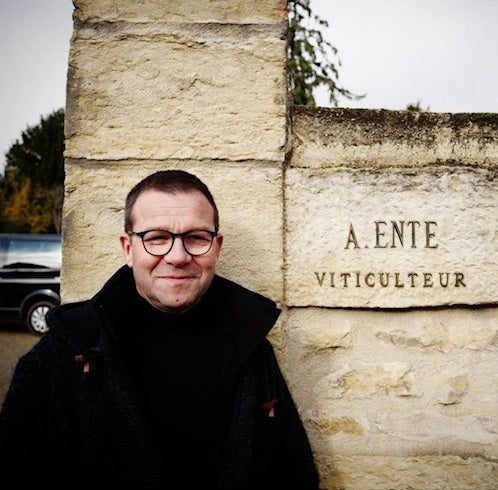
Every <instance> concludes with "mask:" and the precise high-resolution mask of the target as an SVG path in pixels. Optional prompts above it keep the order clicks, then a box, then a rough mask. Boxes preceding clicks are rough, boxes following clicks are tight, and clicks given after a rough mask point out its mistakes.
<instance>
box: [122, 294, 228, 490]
mask: <svg viewBox="0 0 498 490" xmlns="http://www.w3.org/2000/svg"><path fill="white" fill-rule="evenodd" d="M134 302H135V304H134V305H133V306H134V308H130V311H132V312H136V313H134V314H133V315H132V317H130V318H129V319H128V321H127V323H128V325H127V327H128V328H127V329H126V332H127V334H126V335H125V337H124V339H123V341H124V352H125V363H126V365H127V367H128V369H129V372H130V374H131V378H132V381H133V382H134V384H135V387H136V390H137V392H138V395H139V398H140V399H141V400H142V402H143V407H144V410H145V414H146V416H147V417H148V419H149V422H150V427H151V433H152V437H153V440H154V444H155V446H156V448H157V452H158V456H159V461H160V465H161V468H162V474H163V479H164V483H165V485H170V484H171V485H172V488H175V485H177V488H193V487H197V488H206V487H207V486H208V485H210V484H212V483H213V482H214V480H213V478H214V477H215V475H216V473H217V464H218V463H219V461H218V462H217V461H216V459H215V460H214V461H213V460H212V458H213V457H215V456H216V453H217V450H216V449H215V448H216V447H218V445H219V444H222V441H220V432H219V426H217V425H215V421H217V420H219V419H220V414H221V413H222V410H223V409H226V403H227V402H226V396H227V393H226V391H227V390H226V388H227V386H226V380H227V379H228V378H229V377H231V374H232V371H233V369H234V366H235V363H234V361H233V358H234V352H233V348H232V345H231V343H230V340H229V338H228V337H227V336H226V334H225V333H223V331H222V330H221V329H220V328H218V325H217V319H216V315H215V312H214V308H213V305H212V304H211V302H210V300H209V295H207V296H206V297H205V298H203V300H202V301H201V302H200V303H199V304H197V305H196V306H195V307H193V308H192V309H191V310H189V311H187V312H186V313H184V314H182V315H171V314H167V313H164V312H162V311H160V310H158V309H156V308H154V307H153V306H151V305H150V304H149V303H148V302H146V301H145V300H144V299H142V298H141V297H140V296H139V295H138V294H137V295H136V297H135V299H134ZM227 422H228V421H225V423H227ZM215 427H218V428H217V429H215ZM213 473H214V474H213Z"/></svg>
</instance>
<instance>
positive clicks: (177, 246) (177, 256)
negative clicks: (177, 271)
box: [163, 237, 192, 265]
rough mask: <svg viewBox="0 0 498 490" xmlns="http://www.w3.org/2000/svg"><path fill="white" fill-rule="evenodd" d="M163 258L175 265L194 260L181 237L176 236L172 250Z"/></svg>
mask: <svg viewBox="0 0 498 490" xmlns="http://www.w3.org/2000/svg"><path fill="white" fill-rule="evenodd" d="M163 258H164V260H165V261H166V262H168V263H169V264H173V265H183V264H186V263H187V262H190V261H191V260H192V256H191V255H190V254H189V253H188V252H187V251H186V250H185V247H184V246H183V243H182V239H181V237H175V239H174V242H173V246H172V247H171V250H170V251H169V252H168V253H167V254H166V255H165V256H164V257H163Z"/></svg>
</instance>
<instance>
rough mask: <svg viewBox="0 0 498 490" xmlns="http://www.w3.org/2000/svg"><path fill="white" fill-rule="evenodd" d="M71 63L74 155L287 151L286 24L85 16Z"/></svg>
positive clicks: (236, 155)
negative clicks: (118, 19) (101, 20)
mask: <svg viewBox="0 0 498 490" xmlns="http://www.w3.org/2000/svg"><path fill="white" fill-rule="evenodd" d="M69 63H70V66H69V72H68V95H67V107H66V125H65V131H66V153H65V155H66V157H68V158H85V159H92V160H95V159H98V160H121V159H140V160H147V159H165V158H174V159H186V160H189V159H197V160H202V159H223V160H247V159H252V160H255V161H256V160H263V161H267V160H270V161H271V160H278V161H282V160H283V158H284V150H285V148H284V147H285V138H286V84H285V80H286V78H285V40H284V39H283V31H282V26H281V25H277V26H273V25H269V26H232V25H224V26H212V25H197V24H196V25H187V26H178V25H176V24H144V25H142V24H138V25H137V24H124V25H123V24H120V23H117V24H116V23H99V24H90V25H87V24H83V25H79V26H78V27H77V29H76V31H75V34H74V36H73V39H72V42H71V50H70V61H69ZM207 164H208V162H206V165H207Z"/></svg>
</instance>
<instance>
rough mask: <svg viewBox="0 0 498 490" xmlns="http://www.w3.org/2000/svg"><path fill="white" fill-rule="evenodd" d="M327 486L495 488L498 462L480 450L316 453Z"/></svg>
mask: <svg viewBox="0 0 498 490" xmlns="http://www.w3.org/2000/svg"><path fill="white" fill-rule="evenodd" d="M318 458H319V463H320V468H321V472H320V488H324V489H327V490H339V489H340V490H363V489H369V490H386V489H391V490H406V489H414V490H449V489H451V490H469V489H479V490H494V489H496V488H497V487H498V463H497V462H496V460H490V459H488V458H486V457H481V456H480V455H479V454H451V453H450V454H442V453H438V451H437V448H434V450H433V452H432V453H420V454H418V455H416V456H414V455H407V454H400V455H397V456H389V457H384V456H368V455H364V454H356V455H348V456H346V457H344V456H340V455H339V456H338V455H336V454H333V455H319V456H318Z"/></svg>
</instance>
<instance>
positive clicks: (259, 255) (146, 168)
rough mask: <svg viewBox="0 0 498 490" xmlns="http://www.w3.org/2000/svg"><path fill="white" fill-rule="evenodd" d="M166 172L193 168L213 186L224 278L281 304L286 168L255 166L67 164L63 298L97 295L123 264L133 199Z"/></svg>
mask: <svg viewBox="0 0 498 490" xmlns="http://www.w3.org/2000/svg"><path fill="white" fill-rule="evenodd" d="M165 168H182V169H184V170H187V171H191V172H193V173H195V174H196V175H198V176H199V177H200V178H201V179H202V180H203V181H204V182H206V184H207V185H208V186H209V188H210V189H211V191H212V193H213V195H214V197H215V200H216V203H217V206H218V209H219V212H220V227H221V229H220V231H221V233H224V246H223V251H222V254H221V259H220V264H219V268H218V272H219V274H220V275H223V276H225V277H228V278H229V279H233V280H236V281H237V282H239V283H241V284H243V285H245V286H246V287H249V288H252V289H254V290H257V291H259V292H261V293H262V294H265V295H267V296H270V297H272V298H273V299H274V300H276V301H279V302H280V301H281V300H282V256H281V249H282V227H281V220H278V219H275V217H276V216H278V215H279V214H280V215H281V213H282V196H281V193H282V188H281V183H280V176H281V172H280V170H278V169H274V168H271V167H261V168H259V167H254V166H253V165H250V164H248V165H247V166H242V167H233V168H227V167H224V168H223V171H221V170H220V169H219V168H218V167H217V166H216V165H215V164H213V165H211V166H206V165H205V164H199V163H195V162H190V164H185V163H184V162H170V163H169V164H168V165H166V164H165V163H164V162H147V163H144V162H142V163H140V164H139V163H138V162H133V161H131V162H128V163H126V164H125V163H121V164H113V163H111V162H103V163H102V164H99V165H97V164H89V165H85V164H81V163H80V162H67V165H66V196H65V201H64V229H63V243H64V253H63V270H62V279H61V283H62V284H61V289H62V298H63V301H64V302H69V301H76V300H80V299H85V298H88V297H90V296H91V295H93V294H94V293H95V292H96V291H98V289H100V287H101V286H102V285H103V284H104V282H105V281H106V280H107V279H108V278H109V277H110V275H111V274H112V273H113V272H114V271H115V270H116V269H117V268H118V267H120V266H121V265H123V264H124V259H123V256H122V253H121V248H120V245H119V240H118V237H119V235H120V234H121V233H122V232H123V207H124V201H125V198H126V194H127V193H128V191H129V190H130V189H131V188H132V187H133V186H134V185H135V184H136V183H137V182H138V181H139V180H141V179H142V178H143V177H145V176H147V175H148V174H150V173H152V172H154V171H156V170H160V169H165ZM234 187H237V193H236V194H234V192H233V188H234ZM261 195H264V196H265V199H264V200H261V199H260V198H259V196H261Z"/></svg>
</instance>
